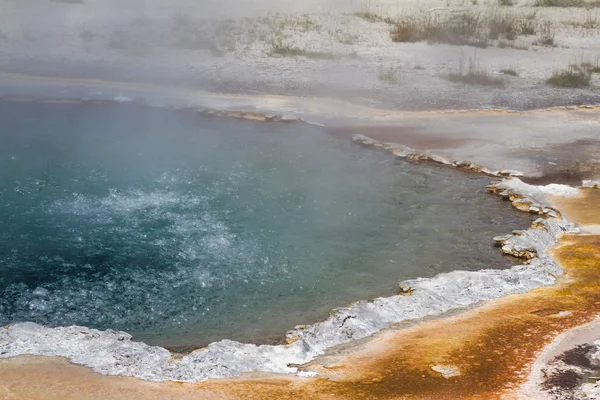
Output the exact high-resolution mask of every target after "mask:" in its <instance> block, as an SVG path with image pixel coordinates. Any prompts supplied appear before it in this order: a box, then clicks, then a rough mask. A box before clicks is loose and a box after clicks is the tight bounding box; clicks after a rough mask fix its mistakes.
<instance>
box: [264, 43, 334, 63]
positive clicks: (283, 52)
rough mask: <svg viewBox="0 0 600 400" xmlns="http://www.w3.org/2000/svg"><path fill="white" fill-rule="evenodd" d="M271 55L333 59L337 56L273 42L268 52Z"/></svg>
mask: <svg viewBox="0 0 600 400" xmlns="http://www.w3.org/2000/svg"><path fill="white" fill-rule="evenodd" d="M269 56H271V57H277V56H279V57H306V58H310V59H314V60H334V59H336V58H337V57H336V56H335V55H334V54H331V53H325V52H320V51H311V50H306V49H301V48H298V47H294V46H290V45H282V44H275V45H273V47H272V48H271V51H270V52H269Z"/></svg>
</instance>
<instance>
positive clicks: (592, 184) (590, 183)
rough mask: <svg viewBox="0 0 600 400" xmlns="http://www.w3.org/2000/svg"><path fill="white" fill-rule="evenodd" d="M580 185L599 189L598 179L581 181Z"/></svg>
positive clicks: (599, 181) (599, 182)
mask: <svg viewBox="0 0 600 400" xmlns="http://www.w3.org/2000/svg"><path fill="white" fill-rule="evenodd" d="M581 187H584V188H590V189H600V180H598V181H593V180H586V181H583V182H582V184H581Z"/></svg>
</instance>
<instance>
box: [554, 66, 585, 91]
mask: <svg viewBox="0 0 600 400" xmlns="http://www.w3.org/2000/svg"><path fill="white" fill-rule="evenodd" d="M591 79H592V75H591V73H590V71H589V70H588V69H586V68H585V67H582V66H579V65H571V66H569V68H567V69H564V70H562V71H555V72H554V73H553V74H552V76H551V77H550V78H548V80H546V83H547V84H548V85H550V86H554V87H563V88H584V87H587V86H589V85H590V81H591Z"/></svg>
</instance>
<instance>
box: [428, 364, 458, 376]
mask: <svg viewBox="0 0 600 400" xmlns="http://www.w3.org/2000/svg"><path fill="white" fill-rule="evenodd" d="M431 369H432V370H433V371H435V372H439V373H440V374H442V376H443V377H444V378H446V379H449V378H452V377H455V376H460V375H461V374H460V370H459V369H458V368H456V367H454V366H450V365H434V366H432V367H431Z"/></svg>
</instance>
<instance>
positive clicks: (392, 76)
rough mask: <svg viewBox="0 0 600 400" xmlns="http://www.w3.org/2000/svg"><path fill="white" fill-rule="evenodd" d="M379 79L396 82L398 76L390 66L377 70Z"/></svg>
mask: <svg viewBox="0 0 600 400" xmlns="http://www.w3.org/2000/svg"><path fill="white" fill-rule="evenodd" d="M379 80H380V81H382V82H386V83H398V76H397V75H396V72H394V70H393V69H392V68H390V69H387V70H381V71H379Z"/></svg>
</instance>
